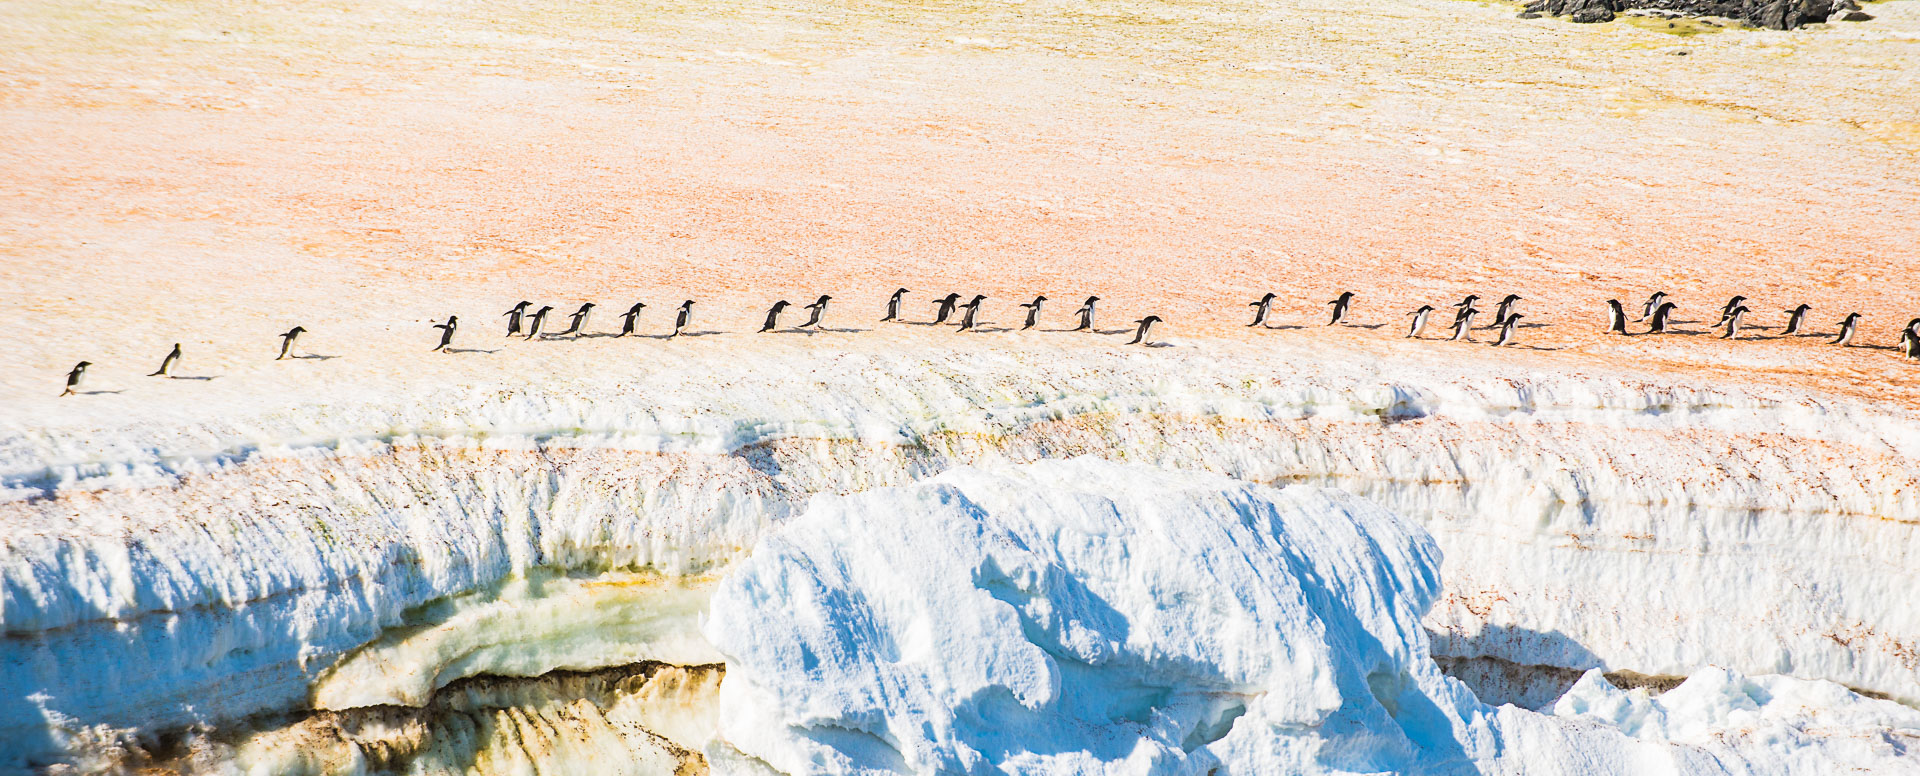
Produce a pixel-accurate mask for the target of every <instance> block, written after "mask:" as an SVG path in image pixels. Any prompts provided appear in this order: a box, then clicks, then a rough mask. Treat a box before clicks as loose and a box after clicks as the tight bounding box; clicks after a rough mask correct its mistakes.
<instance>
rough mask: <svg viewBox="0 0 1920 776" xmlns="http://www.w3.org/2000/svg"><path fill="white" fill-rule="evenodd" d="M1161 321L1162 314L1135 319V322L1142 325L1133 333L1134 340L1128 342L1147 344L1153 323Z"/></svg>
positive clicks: (1131, 343) (1130, 343)
mask: <svg viewBox="0 0 1920 776" xmlns="http://www.w3.org/2000/svg"><path fill="white" fill-rule="evenodd" d="M1159 322H1160V316H1158V315H1149V316H1147V317H1145V318H1141V319H1140V320H1137V321H1134V323H1137V324H1139V325H1140V329H1139V330H1138V331H1135V332H1134V333H1133V340H1132V341H1130V342H1128V343H1127V344H1129V345H1141V344H1147V335H1148V334H1150V333H1152V331H1153V325H1154V324H1156V323H1159Z"/></svg>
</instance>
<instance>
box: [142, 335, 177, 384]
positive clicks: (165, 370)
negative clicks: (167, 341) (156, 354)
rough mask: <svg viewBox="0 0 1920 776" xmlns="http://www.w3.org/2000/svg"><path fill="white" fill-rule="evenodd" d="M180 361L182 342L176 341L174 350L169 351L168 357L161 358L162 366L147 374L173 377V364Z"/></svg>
mask: <svg viewBox="0 0 1920 776" xmlns="http://www.w3.org/2000/svg"><path fill="white" fill-rule="evenodd" d="M179 361H180V343H178V342H175V343H173V350H172V351H170V352H168V353H167V357H166V358H164V359H161V360H160V368H159V369H156V370H154V371H153V374H150V375H147V376H148V377H172V376H173V374H172V372H173V365H174V364H175V363H177V362H179Z"/></svg>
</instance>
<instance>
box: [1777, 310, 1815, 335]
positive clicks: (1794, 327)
mask: <svg viewBox="0 0 1920 776" xmlns="http://www.w3.org/2000/svg"><path fill="white" fill-rule="evenodd" d="M1812 309H1813V306H1812V305H1807V304H1803V305H1800V306H1799V307H1795V308H1793V309H1791V310H1781V312H1783V313H1786V314H1787V330H1786V331H1785V332H1783V333H1784V334H1786V335H1788V336H1791V335H1794V334H1799V333H1800V324H1802V323H1805V322H1806V320H1807V311H1808V310H1812Z"/></svg>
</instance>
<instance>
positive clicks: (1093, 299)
mask: <svg viewBox="0 0 1920 776" xmlns="http://www.w3.org/2000/svg"><path fill="white" fill-rule="evenodd" d="M1098 301H1100V297H1097V296H1089V297H1087V304H1093V303H1094V302H1098Z"/></svg>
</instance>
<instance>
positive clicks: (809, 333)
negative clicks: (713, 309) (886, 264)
mask: <svg viewBox="0 0 1920 776" xmlns="http://www.w3.org/2000/svg"><path fill="white" fill-rule="evenodd" d="M869 331H873V330H872V329H834V328H828V327H826V326H821V327H819V328H817V329H802V328H797V327H796V328H791V329H775V330H773V331H770V332H767V333H768V334H805V335H807V336H809V337H811V336H813V335H815V334H860V333H862V332H869ZM680 336H682V337H685V336H689V335H686V334H682V335H680Z"/></svg>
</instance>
